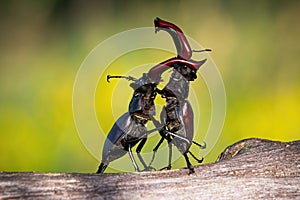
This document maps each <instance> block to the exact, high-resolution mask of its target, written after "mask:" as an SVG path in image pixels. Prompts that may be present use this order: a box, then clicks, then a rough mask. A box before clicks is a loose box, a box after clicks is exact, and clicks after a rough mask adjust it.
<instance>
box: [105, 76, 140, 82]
mask: <svg viewBox="0 0 300 200" xmlns="http://www.w3.org/2000/svg"><path fill="white" fill-rule="evenodd" d="M111 78H124V79H126V80H128V81H136V80H137V79H136V78H134V77H132V76H111V75H107V76H106V81H107V82H108V83H109V79H111Z"/></svg>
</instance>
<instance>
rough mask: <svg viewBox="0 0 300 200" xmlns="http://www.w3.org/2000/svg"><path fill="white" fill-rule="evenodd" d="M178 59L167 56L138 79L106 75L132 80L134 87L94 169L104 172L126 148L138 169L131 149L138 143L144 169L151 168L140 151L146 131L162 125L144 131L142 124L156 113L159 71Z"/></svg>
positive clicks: (159, 127)
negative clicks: (127, 106) (99, 161)
mask: <svg viewBox="0 0 300 200" xmlns="http://www.w3.org/2000/svg"><path fill="white" fill-rule="evenodd" d="M177 60H178V59H176V58H173V59H169V60H166V61H164V62H162V63H160V64H158V65H156V66H155V67H154V68H155V70H150V71H149V72H148V73H144V74H143V76H142V77H141V78H139V79H136V78H134V77H131V76H110V75H108V76H107V81H108V82H109V79H110V78H125V79H127V80H130V81H134V82H133V83H131V84H130V86H131V87H132V88H133V89H134V93H133V96H132V99H131V101H130V103H129V109H128V112H126V113H125V114H123V115H122V116H121V117H120V118H119V119H118V120H117V121H116V122H115V124H114V125H113V127H112V128H111V130H110V132H109V134H108V136H107V138H106V140H105V143H104V147H103V150H102V161H101V164H100V166H99V168H98V171H97V173H103V172H104V171H105V169H106V167H107V166H108V164H109V163H110V162H112V161H114V160H116V159H118V158H120V157H122V156H123V155H125V154H126V152H128V153H129V156H130V159H131V161H132V163H133V166H134V168H135V170H136V171H140V169H139V167H138V165H137V163H136V161H135V159H134V157H133V154H132V150H131V149H132V147H134V146H135V145H136V144H137V143H139V145H138V147H137V149H136V152H137V155H138V157H139V160H140V161H141V163H142V165H143V166H144V169H145V170H151V169H153V168H152V167H150V166H147V165H146V163H145V161H144V160H143V158H142V156H141V155H140V151H141V150H142V148H143V146H144V144H145V143H146V141H147V136H148V134H149V133H151V132H153V131H155V130H158V129H161V128H162V127H161V126H160V125H158V126H157V128H156V129H154V130H151V131H147V129H146V126H145V125H146V124H147V122H148V121H150V120H155V119H154V117H153V116H154V115H155V105H154V99H155V97H156V94H157V91H158V89H157V85H158V83H159V82H160V80H161V76H160V74H162V72H163V71H165V70H166V69H168V68H170V67H171V66H172V65H174V62H175V63H176V61H177Z"/></svg>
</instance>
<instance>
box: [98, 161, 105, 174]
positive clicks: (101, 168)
mask: <svg viewBox="0 0 300 200" xmlns="http://www.w3.org/2000/svg"><path fill="white" fill-rule="evenodd" d="M106 167H107V165H106V164H104V163H101V164H100V166H99V168H98V171H97V172H96V173H97V174H103V173H104V171H105V169H106Z"/></svg>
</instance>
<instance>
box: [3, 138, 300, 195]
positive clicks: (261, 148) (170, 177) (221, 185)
mask: <svg viewBox="0 0 300 200" xmlns="http://www.w3.org/2000/svg"><path fill="white" fill-rule="evenodd" d="M195 171H196V173H195V174H191V175H188V170H187V169H179V170H169V171H157V172H142V173H124V174H76V173H70V174H63V173H30V172H28V173H13V172H2V173H0V199H16V198H29V199H46V198H48V199H151V200H153V199H300V140H299V141H294V142H287V143H284V142H274V141H269V140H262V139H247V140H242V141H240V142H238V143H235V144H233V145H231V146H229V147H227V148H226V149H225V150H224V152H223V153H222V154H221V155H220V156H219V158H218V160H217V161H216V162H215V163H212V164H206V165H200V166H197V167H195Z"/></svg>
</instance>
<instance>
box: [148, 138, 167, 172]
mask: <svg viewBox="0 0 300 200" xmlns="http://www.w3.org/2000/svg"><path fill="white" fill-rule="evenodd" d="M163 141H164V138H163V137H161V138H160V140H159V142H158V143H157V145H156V146H155V148H154V149H153V155H152V158H151V161H150V163H149V167H150V166H151V165H152V162H153V160H154V158H155V154H156V152H157V150H158V148H159V147H160V145H161V143H162V142H163Z"/></svg>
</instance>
